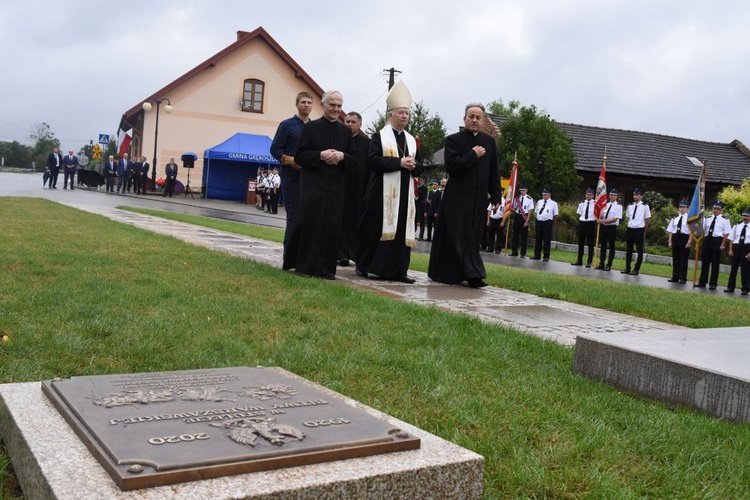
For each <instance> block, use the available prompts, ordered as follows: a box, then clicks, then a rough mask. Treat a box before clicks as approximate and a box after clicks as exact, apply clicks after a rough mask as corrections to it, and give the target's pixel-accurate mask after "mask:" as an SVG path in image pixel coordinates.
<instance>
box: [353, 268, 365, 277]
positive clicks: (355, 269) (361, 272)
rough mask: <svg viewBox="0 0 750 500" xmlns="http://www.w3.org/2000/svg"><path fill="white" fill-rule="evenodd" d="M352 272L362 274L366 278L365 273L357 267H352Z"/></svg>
mask: <svg viewBox="0 0 750 500" xmlns="http://www.w3.org/2000/svg"><path fill="white" fill-rule="evenodd" d="M354 272H355V273H356V274H357V276H362V277H363V278H367V273H366V272H364V271H363V270H361V269H360V268H359V267H356V266H355V267H354Z"/></svg>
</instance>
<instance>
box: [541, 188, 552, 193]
mask: <svg viewBox="0 0 750 500" xmlns="http://www.w3.org/2000/svg"><path fill="white" fill-rule="evenodd" d="M550 193H551V191H550V190H549V188H544V189H542V194H550Z"/></svg>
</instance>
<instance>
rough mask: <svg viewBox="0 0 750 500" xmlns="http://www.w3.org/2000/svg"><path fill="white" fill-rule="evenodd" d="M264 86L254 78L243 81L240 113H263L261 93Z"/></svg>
mask: <svg viewBox="0 0 750 500" xmlns="http://www.w3.org/2000/svg"><path fill="white" fill-rule="evenodd" d="M265 87H266V84H265V83H263V82H262V81H260V80H257V79H255V78H251V79H249V80H245V86H244V89H243V93H242V111H249V112H250V113H262V112H263V91H264V90H265Z"/></svg>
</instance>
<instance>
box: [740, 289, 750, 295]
mask: <svg viewBox="0 0 750 500" xmlns="http://www.w3.org/2000/svg"><path fill="white" fill-rule="evenodd" d="M748 293H750V290H742V293H740V295H747V294H748Z"/></svg>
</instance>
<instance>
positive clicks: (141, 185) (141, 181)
mask: <svg viewBox="0 0 750 500" xmlns="http://www.w3.org/2000/svg"><path fill="white" fill-rule="evenodd" d="M139 167H140V168H139V169H138V171H137V175H138V181H137V183H136V185H135V192H136V194H138V189H140V191H141V193H143V194H146V186H147V185H148V172H149V170H150V168H151V166H150V165H149V164H148V161H146V157H145V156H141V162H140V164H139Z"/></svg>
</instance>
